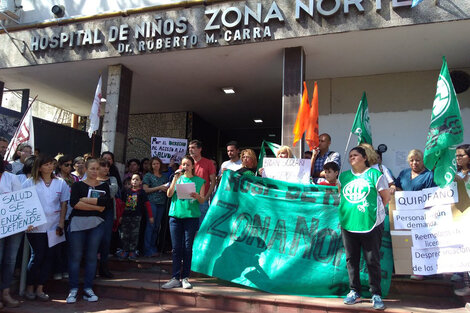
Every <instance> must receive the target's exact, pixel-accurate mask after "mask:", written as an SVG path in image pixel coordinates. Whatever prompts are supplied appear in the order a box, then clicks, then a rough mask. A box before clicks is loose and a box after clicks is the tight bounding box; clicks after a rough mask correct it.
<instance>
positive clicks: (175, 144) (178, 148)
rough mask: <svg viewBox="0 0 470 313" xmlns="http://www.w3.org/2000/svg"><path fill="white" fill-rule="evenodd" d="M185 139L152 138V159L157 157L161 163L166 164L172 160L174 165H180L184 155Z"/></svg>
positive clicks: (185, 149)
mask: <svg viewBox="0 0 470 313" xmlns="http://www.w3.org/2000/svg"><path fill="white" fill-rule="evenodd" d="M187 146H188V140H187V139H180V138H164V137H152V140H151V144H150V152H151V155H152V157H154V156H156V157H159V158H160V159H161V160H162V162H163V163H165V164H168V163H170V161H171V160H172V159H173V160H174V161H175V163H181V159H182V158H183V157H184V156H185V155H186V151H187Z"/></svg>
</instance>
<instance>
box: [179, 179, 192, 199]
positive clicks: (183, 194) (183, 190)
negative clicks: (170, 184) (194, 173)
mask: <svg viewBox="0 0 470 313" xmlns="http://www.w3.org/2000/svg"><path fill="white" fill-rule="evenodd" d="M193 192H196V185H195V184H194V183H187V184H176V195H177V196H178V199H193V200H194V198H193V197H191V193H193Z"/></svg>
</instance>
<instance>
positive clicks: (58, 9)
mask: <svg viewBox="0 0 470 313" xmlns="http://www.w3.org/2000/svg"><path fill="white" fill-rule="evenodd" d="M51 11H52V14H54V15H55V17H63V16H64V14H65V8H64V6H62V5H53V6H52V8H51Z"/></svg>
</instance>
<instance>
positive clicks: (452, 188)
mask: <svg viewBox="0 0 470 313" xmlns="http://www.w3.org/2000/svg"><path fill="white" fill-rule="evenodd" d="M458 201H459V196H458V191H457V184H456V183H455V182H454V183H452V184H450V185H449V186H447V187H445V188H439V187H434V188H426V189H423V190H420V191H397V192H396V193H395V206H396V209H397V210H419V209H423V208H429V207H432V206H436V205H442V204H452V203H457V202H458Z"/></svg>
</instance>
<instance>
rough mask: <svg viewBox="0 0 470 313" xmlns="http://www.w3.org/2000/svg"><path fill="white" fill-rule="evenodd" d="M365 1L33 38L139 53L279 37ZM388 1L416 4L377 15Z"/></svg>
mask: <svg viewBox="0 0 470 313" xmlns="http://www.w3.org/2000/svg"><path fill="white" fill-rule="evenodd" d="M363 1H364V0H344V1H343V0H295V4H294V6H293V5H292V4H291V3H290V2H289V1H287V2H282V4H283V5H284V6H282V5H279V4H278V3H277V2H276V1H271V2H269V1H264V2H256V3H252V4H247V3H246V2H241V3H240V4H237V5H232V6H228V5H224V4H222V5H212V6H207V7H205V9H204V16H203V17H202V19H201V18H194V16H189V15H198V13H197V12H196V13H194V14H188V16H184V14H185V13H187V12H188V11H187V10H179V11H174V12H173V13H176V14H167V13H168V12H160V13H158V14H156V15H154V16H153V17H150V16H148V15H142V16H140V17H139V18H136V19H128V20H129V22H126V23H121V24H117V25H113V24H112V21H110V22H111V23H106V25H108V24H111V25H109V26H107V27H106V29H103V28H102V27H96V28H87V29H79V30H73V31H68V32H67V31H63V32H59V33H55V34H44V35H35V36H32V37H31V40H30V44H31V46H30V47H31V50H32V51H33V52H39V51H47V50H51V49H66V48H77V47H93V46H100V45H103V44H111V45H112V46H114V47H115V49H116V50H117V51H118V52H119V53H120V54H140V53H146V52H159V51H167V50H173V49H188V48H194V47H197V46H218V45H230V44H239V43H243V42H256V41H265V40H272V39H275V38H274V31H275V30H277V29H280V28H282V29H283V30H285V31H289V30H290V29H291V28H290V27H288V26H286V25H285V21H286V19H289V21H293V23H297V24H299V25H303V24H304V23H305V20H306V19H310V20H315V19H317V18H318V17H332V16H336V15H340V14H343V15H345V16H348V14H350V12H352V11H355V12H358V13H362V12H364V11H365V9H364V6H363ZM385 1H387V2H388V3H390V2H391V6H392V7H393V8H397V7H402V6H410V5H411V0H374V1H372V2H373V4H374V5H375V10H376V11H377V12H380V11H381V10H382V2H385ZM279 2H280V1H279ZM286 3H288V4H289V6H288V5H287V4H286ZM194 11H196V10H194ZM190 13H193V12H190ZM191 18H192V19H191ZM135 20H139V21H138V22H136V21H135ZM131 22H132V23H131ZM90 24H91V23H90ZM294 35H296V34H294Z"/></svg>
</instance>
